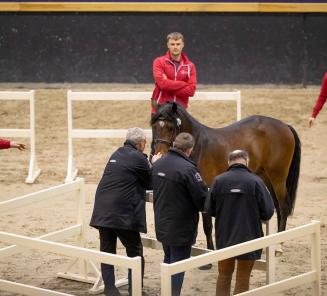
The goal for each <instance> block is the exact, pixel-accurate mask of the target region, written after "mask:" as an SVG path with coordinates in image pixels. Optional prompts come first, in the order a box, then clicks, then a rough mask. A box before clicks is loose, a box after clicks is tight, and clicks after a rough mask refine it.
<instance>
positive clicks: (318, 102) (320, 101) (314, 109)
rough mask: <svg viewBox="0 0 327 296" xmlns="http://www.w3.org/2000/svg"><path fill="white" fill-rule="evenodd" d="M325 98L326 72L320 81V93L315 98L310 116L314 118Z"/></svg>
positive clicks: (326, 97) (326, 90)
mask: <svg viewBox="0 0 327 296" xmlns="http://www.w3.org/2000/svg"><path fill="white" fill-rule="evenodd" d="M326 99H327V72H326V73H325V75H324V78H323V80H322V83H321V90H320V95H319V97H318V99H317V102H316V104H315V106H314V107H313V111H312V115H311V117H314V118H316V117H317V115H318V113H319V111H320V110H321V108H322V107H323V106H324V104H325V102H326Z"/></svg>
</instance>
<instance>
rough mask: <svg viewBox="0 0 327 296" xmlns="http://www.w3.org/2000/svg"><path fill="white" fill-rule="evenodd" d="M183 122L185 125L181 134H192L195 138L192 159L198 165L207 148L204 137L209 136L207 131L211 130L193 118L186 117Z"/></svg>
mask: <svg viewBox="0 0 327 296" xmlns="http://www.w3.org/2000/svg"><path fill="white" fill-rule="evenodd" d="M183 121H184V124H183V126H182V130H181V132H186V133H190V134H191V135H192V136H193V137H194V141H195V144H194V149H193V152H192V156H191V158H192V160H193V161H194V162H195V163H197V164H198V163H199V161H200V159H201V155H202V152H203V150H204V148H205V147H204V143H203V136H204V135H205V134H207V130H209V129H210V128H208V127H206V126H205V125H203V124H201V123H200V122H198V121H197V120H195V119H194V118H192V117H185V118H184V119H183Z"/></svg>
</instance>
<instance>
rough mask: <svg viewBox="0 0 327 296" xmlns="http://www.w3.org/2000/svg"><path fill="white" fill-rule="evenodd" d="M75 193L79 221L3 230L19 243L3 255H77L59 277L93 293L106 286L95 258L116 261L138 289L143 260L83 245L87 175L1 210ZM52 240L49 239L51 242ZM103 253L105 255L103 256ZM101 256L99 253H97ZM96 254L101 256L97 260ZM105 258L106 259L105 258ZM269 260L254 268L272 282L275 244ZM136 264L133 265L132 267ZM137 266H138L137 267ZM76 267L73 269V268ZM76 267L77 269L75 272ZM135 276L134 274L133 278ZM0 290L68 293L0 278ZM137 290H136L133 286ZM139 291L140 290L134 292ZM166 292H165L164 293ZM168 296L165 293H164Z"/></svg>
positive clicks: (1, 205) (195, 252) (0, 252)
mask: <svg viewBox="0 0 327 296" xmlns="http://www.w3.org/2000/svg"><path fill="white" fill-rule="evenodd" d="M65 194H66V195H67V194H74V195H75V198H76V205H77V207H76V208H77V216H76V221H77V222H76V224H75V225H73V226H70V227H67V228H64V229H61V230H57V231H55V232H52V233H49V234H45V235H42V236H40V237H38V238H29V237H24V236H19V235H16V234H13V233H5V232H0V240H2V241H5V242H7V243H13V244H16V245H13V246H8V247H4V248H2V249H0V259H1V258H4V257H8V256H11V255H14V254H16V253H20V252H22V251H24V250H26V249H29V248H36V249H40V250H44V251H51V252H56V253H59V254H62V255H68V256H72V257H75V258H76V259H73V260H72V261H70V262H69V263H68V264H67V266H66V268H65V269H64V272H61V273H58V276H59V277H62V278H65V279H69V280H75V281H81V282H85V283H89V284H93V287H92V288H91V289H90V290H89V293H90V294H99V293H101V292H103V289H104V286H103V281H102V277H101V272H100V270H99V268H98V267H97V266H96V264H95V263H94V261H97V262H100V261H101V262H105V263H108V262H110V263H111V264H113V265H117V266H122V267H124V268H131V269H133V270H134V272H135V273H136V275H137V276H136V283H134V280H133V283H132V286H133V289H136V292H138V291H139V287H141V284H140V281H139V274H141V271H140V269H141V261H137V262H139V263H135V262H134V261H128V260H130V259H131V258H128V257H127V258H126V257H124V256H117V255H110V256H105V254H103V253H102V252H97V251H94V250H88V249H84V247H85V246H86V230H87V227H88V223H87V222H88V221H85V219H84V206H85V194H84V179H81V178H77V179H76V180H75V181H73V182H70V183H67V184H62V185H58V186H54V187H51V188H48V189H43V190H40V191H38V192H35V193H30V194H27V195H24V196H21V197H18V198H14V199H11V200H7V201H3V202H0V214H3V213H8V211H10V210H12V209H17V208H19V207H25V206H28V205H30V204H35V203H37V202H41V201H45V200H49V199H51V200H53V199H54V198H58V197H62V196H63V195H65ZM147 202H153V196H152V191H148V192H147ZM266 227H267V233H269V224H267V225H266ZM72 236H76V239H77V244H78V247H73V246H71V245H67V244H59V243H53V242H51V241H58V240H62V239H66V238H69V237H72ZM49 241H50V242H49ZM142 243H143V246H144V247H146V248H152V249H156V250H162V245H161V243H160V242H158V241H157V240H156V239H153V238H148V237H142ZM213 252H214V251H212V250H208V249H204V248H199V247H195V246H193V247H192V256H199V255H201V254H206V253H213ZM102 255H103V256H102ZM97 256H98V257H97ZM94 258H97V259H98V260H95V259H94ZM103 259H104V260H103ZM266 260H267V262H265V261H263V260H260V261H257V262H256V265H255V268H256V269H260V270H265V271H266V275H267V276H266V281H267V283H271V282H273V281H274V272H275V270H274V268H275V261H274V248H271V247H270V249H268V250H267V258H266ZM133 262H134V263H133ZM133 266H134V267H133ZM135 266H138V269H136V267H135ZM73 269H74V271H73ZM76 270H77V272H76ZM134 278H135V277H133V279H134ZM125 284H127V279H126V278H122V279H119V280H117V281H116V286H117V287H119V286H122V285H125ZM0 290H6V291H10V292H14V293H21V294H25V295H33V296H35V295H68V294H63V293H58V292H53V291H47V290H45V289H40V288H36V287H32V286H28V285H23V284H19V283H14V282H9V281H6V280H1V279H0ZM133 291H134V290H133ZM133 295H140V294H133ZM163 295H165V294H163ZM165 296H166V295H165Z"/></svg>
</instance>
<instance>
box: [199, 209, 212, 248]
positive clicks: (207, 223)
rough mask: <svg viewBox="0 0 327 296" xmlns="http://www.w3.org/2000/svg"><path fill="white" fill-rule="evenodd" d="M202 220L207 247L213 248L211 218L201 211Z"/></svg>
mask: <svg viewBox="0 0 327 296" xmlns="http://www.w3.org/2000/svg"><path fill="white" fill-rule="evenodd" d="M202 221H203V230H204V234H205V236H206V239H207V249H209V250H214V249H215V248H214V245H213V241H212V227H213V226H212V218H211V215H210V214H208V213H202Z"/></svg>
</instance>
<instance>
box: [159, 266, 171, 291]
mask: <svg viewBox="0 0 327 296" xmlns="http://www.w3.org/2000/svg"><path fill="white" fill-rule="evenodd" d="M161 296H171V274H170V272H169V264H166V263H161Z"/></svg>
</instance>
